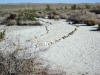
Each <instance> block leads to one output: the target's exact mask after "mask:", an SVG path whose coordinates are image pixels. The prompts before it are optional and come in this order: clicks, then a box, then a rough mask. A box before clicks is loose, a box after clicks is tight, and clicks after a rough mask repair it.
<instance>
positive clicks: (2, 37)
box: [0, 30, 5, 41]
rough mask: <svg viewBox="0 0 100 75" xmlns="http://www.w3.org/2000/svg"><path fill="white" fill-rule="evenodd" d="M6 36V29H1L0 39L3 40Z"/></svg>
mask: <svg viewBox="0 0 100 75" xmlns="http://www.w3.org/2000/svg"><path fill="white" fill-rule="evenodd" d="M4 37H5V30H3V31H0V41H1V40H3V39H4Z"/></svg>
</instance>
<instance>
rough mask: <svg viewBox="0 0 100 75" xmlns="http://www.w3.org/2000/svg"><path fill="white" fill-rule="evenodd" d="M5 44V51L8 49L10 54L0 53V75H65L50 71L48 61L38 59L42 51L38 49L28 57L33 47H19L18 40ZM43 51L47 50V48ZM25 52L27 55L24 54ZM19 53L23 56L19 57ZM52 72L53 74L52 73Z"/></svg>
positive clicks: (55, 70)
mask: <svg viewBox="0 0 100 75" xmlns="http://www.w3.org/2000/svg"><path fill="white" fill-rule="evenodd" d="M31 42H32V41H31ZM6 43H8V45H7V47H6V48H5V49H7V50H8V49H9V50H11V51H12V52H10V53H9V52H7V54H5V53H4V52H1V51H0V75H66V74H65V72H63V71H58V70H57V69H54V70H53V69H50V66H51V65H50V64H49V63H48V61H45V60H44V59H42V58H40V56H39V53H40V52H44V50H42V49H39V50H38V51H34V52H32V55H33V56H32V57H31V56H28V55H30V52H29V51H30V48H31V47H32V46H33V45H31V46H30V47H29V48H28V47H27V46H25V48H24V47H21V44H20V40H18V39H17V41H15V42H13V41H11V40H10V42H9V41H6ZM4 46H6V44H4ZM10 48H13V49H10ZM13 50H14V51H13ZM32 50H33V48H32ZM45 50H48V48H46V49H45ZM3 51H4V50H3ZM26 51H27V52H29V53H25V52H26ZM21 52H22V55H23V56H19V55H20V53H21ZM47 63H48V64H47ZM52 71H54V72H53V73H52ZM51 73H52V74H51Z"/></svg>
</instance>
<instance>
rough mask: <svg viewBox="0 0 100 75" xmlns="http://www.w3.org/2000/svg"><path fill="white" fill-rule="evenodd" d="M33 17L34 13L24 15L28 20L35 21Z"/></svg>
mask: <svg viewBox="0 0 100 75" xmlns="http://www.w3.org/2000/svg"><path fill="white" fill-rule="evenodd" d="M35 16H36V15H35V13H25V17H26V18H27V19H28V20H32V21H36V18H35Z"/></svg>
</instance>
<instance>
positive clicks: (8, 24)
mask: <svg viewBox="0 0 100 75" xmlns="http://www.w3.org/2000/svg"><path fill="white" fill-rule="evenodd" d="M12 25H17V21H16V20H7V26H12Z"/></svg>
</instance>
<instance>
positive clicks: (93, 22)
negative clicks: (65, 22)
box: [85, 19, 96, 26]
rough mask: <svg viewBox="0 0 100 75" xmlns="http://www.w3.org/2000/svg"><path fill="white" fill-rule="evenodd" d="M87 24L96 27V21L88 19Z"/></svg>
mask: <svg viewBox="0 0 100 75" xmlns="http://www.w3.org/2000/svg"><path fill="white" fill-rule="evenodd" d="M85 24H87V25H88V26H94V25H95V24H96V20H95V19H86V20H85Z"/></svg>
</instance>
